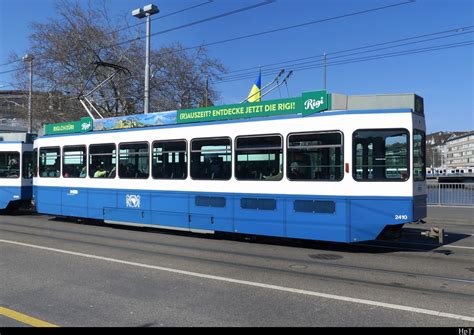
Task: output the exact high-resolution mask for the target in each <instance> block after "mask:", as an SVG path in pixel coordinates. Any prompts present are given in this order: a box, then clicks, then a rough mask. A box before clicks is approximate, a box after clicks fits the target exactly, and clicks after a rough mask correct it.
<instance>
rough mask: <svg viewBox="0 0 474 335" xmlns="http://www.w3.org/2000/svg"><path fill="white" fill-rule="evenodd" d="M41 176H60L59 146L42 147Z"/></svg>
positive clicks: (40, 158)
mask: <svg viewBox="0 0 474 335" xmlns="http://www.w3.org/2000/svg"><path fill="white" fill-rule="evenodd" d="M39 152H40V157H39V174H40V177H46V178H58V177H59V176H60V165H61V151H60V149H59V147H54V148H40V151H39Z"/></svg>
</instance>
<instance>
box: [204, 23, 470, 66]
mask: <svg viewBox="0 0 474 335" xmlns="http://www.w3.org/2000/svg"><path fill="white" fill-rule="evenodd" d="M473 28H474V25H471V26H463V27H457V28H453V29H449V30H443V31H437V32H434V33H428V34H422V35H415V36H410V37H405V38H401V39H396V40H391V41H387V42H381V43H376V44H370V45H365V46H362V47H356V48H350V49H345V50H339V51H335V52H329V53H327V55H335V54H339V53H345V52H349V51H355V50H359V49H367V48H371V47H377V46H382V45H387V44H392V43H398V42H405V41H410V40H414V39H418V38H423V37H429V36H435V35H441V34H447V33H452V32H458V33H462V32H464V31H466V30H471V29H473ZM473 31H474V30H473ZM452 36H454V35H452ZM204 46H206V45H204ZM311 58H321V59H322V58H324V55H323V54H318V55H313V56H308V57H303V58H296V59H291V60H285V61H281V62H276V63H270V64H264V65H262V67H268V66H274V65H283V64H287V63H291V62H297V61H302V60H307V59H311ZM253 69H254V67H248V68H244V69H237V70H231V71H228V72H227V73H235V72H244V71H249V70H253Z"/></svg>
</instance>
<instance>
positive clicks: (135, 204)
mask: <svg viewBox="0 0 474 335" xmlns="http://www.w3.org/2000/svg"><path fill="white" fill-rule="evenodd" d="M125 206H127V207H130V208H140V196H139V195H137V194H127V195H126V196H125Z"/></svg>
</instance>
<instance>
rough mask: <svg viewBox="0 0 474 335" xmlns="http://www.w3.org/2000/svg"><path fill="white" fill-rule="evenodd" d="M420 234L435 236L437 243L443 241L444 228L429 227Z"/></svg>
mask: <svg viewBox="0 0 474 335" xmlns="http://www.w3.org/2000/svg"><path fill="white" fill-rule="evenodd" d="M421 235H422V236H426V237H430V238H437V239H438V243H439V244H443V243H444V229H443V228H438V227H431V229H430V230H429V231H424V232H422V233H421Z"/></svg>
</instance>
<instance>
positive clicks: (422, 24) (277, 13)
mask: <svg viewBox="0 0 474 335" xmlns="http://www.w3.org/2000/svg"><path fill="white" fill-rule="evenodd" d="M208 1H209V0H186V1H185V0H159V1H155V2H154V4H156V5H157V6H158V7H159V8H160V10H161V12H160V15H166V14H167V13H171V12H174V11H177V10H180V9H182V8H186V7H189V6H193V5H198V4H201V3H205V2H208ZM263 1H264V0H245V1H243V0H214V1H209V3H208V4H203V5H202V6H199V7H197V8H195V9H193V10H189V11H185V12H183V13H181V14H178V15H173V16H169V17H163V19H160V18H159V16H156V17H155V20H154V21H153V22H152V32H157V31H161V30H165V29H167V28H172V27H176V26H179V25H182V24H186V23H188V22H192V21H196V20H200V19H203V18H207V17H211V16H214V15H218V14H221V13H225V12H228V11H231V10H234V9H238V8H241V7H245V6H251V5H254V4H257V3H260V2H263ZM80 2H81V3H84V4H85V3H87V1H82V0H81V1H80ZM404 2H408V1H407V0H379V1H375V0H276V1H275V2H273V3H270V4H267V5H264V6H260V7H257V8H254V9H252V10H248V11H245V12H241V13H238V14H235V15H231V16H227V17H225V18H221V19H217V20H212V21H209V22H205V23H202V24H199V25H195V26H192V27H189V28H185V29H180V30H176V31H173V32H170V33H166V34H160V35H157V36H154V37H152V39H151V45H152V48H158V47H160V46H163V45H166V44H169V43H172V42H176V41H179V42H180V43H182V44H183V45H184V46H196V45H199V44H201V43H210V42H215V41H221V40H224V39H229V38H233V37H238V36H243V35H249V34H255V33H258V32H263V31H268V30H272V29H277V28H282V27H288V26H293V25H298V24H301V23H305V22H311V21H316V20H321V19H325V18H331V17H336V16H342V15H346V14H350V13H354V12H359V11H364V10H369V9H374V8H378V7H384V6H388V5H393V4H401V3H404ZM109 3H110V8H111V13H112V16H114V17H115V18H116V19H117V20H121V21H120V22H123V18H124V17H125V18H126V19H128V20H129V22H130V23H131V24H134V23H137V22H138V21H137V19H135V18H134V17H132V16H131V15H128V14H130V13H131V10H133V9H135V8H138V7H142V6H144V5H146V4H148V3H149V2H148V1H143V0H110V1H109ZM15 13H21V14H15ZM54 13H55V11H54V1H53V0H0V64H3V63H6V62H7V61H8V55H9V53H11V52H12V51H14V52H16V53H17V54H19V55H22V54H24V53H26V52H27V51H28V45H29V40H28V36H29V34H30V33H31V31H30V27H29V24H30V23H31V22H46V21H47V19H48V18H49V17H54ZM120 26H123V24H120ZM467 26H474V1H472V0H417V1H415V2H412V3H408V4H403V5H399V6H394V7H390V8H386V9H381V10H377V11H372V12H368V13H364V14H359V15H354V16H348V17H343V18H340V19H335V20H329V21H325V22H321V23H317V24H311V25H307V26H303V27H299V28H294V29H288V30H285V31H280V32H276V33H271V34H266V35H262V36H255V37H251V38H246V39H241V40H237V41H233V42H228V43H221V44H217V45H214V46H209V47H208V50H209V53H210V55H211V56H213V57H216V58H218V59H219V60H220V61H221V62H222V63H223V64H224V65H225V66H226V67H227V68H228V70H229V71H233V70H238V69H245V68H254V69H255V70H254V72H255V76H252V73H251V74H250V76H249V77H248V78H246V79H245V80H238V81H231V82H218V83H215V87H216V89H217V90H218V91H219V92H220V94H221V99H220V100H219V101H217V102H216V103H218V104H227V103H237V102H240V101H241V100H243V99H244V98H245V97H246V96H247V94H248V92H249V91H250V88H251V86H252V84H253V82H254V81H255V78H256V76H257V73H258V66H259V65H262V66H263V70H265V68H266V67H265V65H267V64H272V63H278V62H283V61H290V60H294V59H299V58H306V57H311V56H316V55H321V54H323V53H324V52H326V53H328V62H331V57H332V56H335V55H339V54H335V55H331V54H332V53H335V52H338V51H341V50H347V49H353V48H358V47H362V46H367V45H372V44H379V43H385V42H388V41H393V40H399V39H404V38H409V37H413V36H418V35H423V34H432V33H436V32H442V31H447V30H452V29H455V28H458V27H467ZM142 28H143V32H144V26H143V27H142ZM464 32H466V33H465V34H463V35H459V36H453V37H450V38H443V39H438V40H433V41H427V42H423V43H416V44H412V45H406V46H401V47H398V48H393V49H385V50H381V51H377V52H373V53H366V54H360V55H354V56H347V58H338V59H337V60H344V59H353V58H358V57H366V56H370V55H376V54H387V53H390V52H399V51H404V50H413V49H421V48H426V47H430V46H441V45H448V44H449V45H454V43H460V42H464V41H473V40H474V28H469V29H467V30H465V31H464ZM441 36H445V35H433V36H431V37H430V38H433V37H441ZM410 41H418V40H416V39H415V40H409V41H408V42H410ZM384 46H390V45H384ZM473 56H474V46H473V45H472V44H471V45H468V46H462V47H451V48H446V49H443V50H436V51H430V52H422V53H416V54H410V55H403V56H398V57H389V58H381V59H377V60H371V61H364V62H354V63H348V64H342V65H337V66H336V65H335V66H328V68H327V90H328V91H329V92H336V93H343V94H350V95H359V94H392V93H416V94H418V95H420V96H422V97H423V98H424V101H425V114H426V123H427V128H428V129H427V130H428V132H435V131H440V130H447V131H455V130H473V129H474V100H473V99H474V98H473V95H474V84H473V81H474V57H473ZM309 60H312V59H309ZM313 60H314V59H313ZM291 64H292V63H287V64H283V65H281V68H285V69H286V70H287V71H289V70H291V69H292V68H296V66H295V65H291ZM293 64H294V63H293ZM313 64H314V63H313ZM310 65H311V64H310ZM14 66H15V65H14V64H13V65H7V66H0V72H3V71H8V70H10V69H12V68H13V67H14ZM229 75H230V74H229ZM250 77H251V78H250ZM273 77H274V75H267V76H263V78H262V84H263V85H265V84H266V83H268V82H269V81H271V80H272V79H273ZM11 81H12V79H11V77H10V75H9V74H0V89H8V88H11V87H8V83H11ZM322 88H323V69H322V68H309V69H304V70H299V71H295V72H294V73H293V76H292V77H291V79H290V80H289V81H288V85H287V87H286V86H282V87H281V89H280V90H278V89H276V90H274V91H273V92H272V93H270V94H268V95H267V96H266V97H265V99H278V98H280V97H282V98H285V97H287V96H288V94H289V95H290V96H299V95H301V93H302V92H306V91H313V90H319V89H322Z"/></svg>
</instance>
